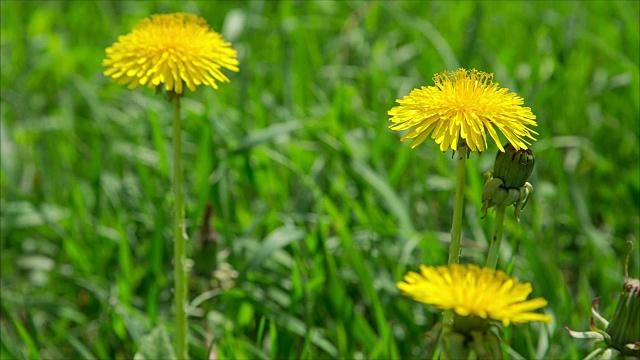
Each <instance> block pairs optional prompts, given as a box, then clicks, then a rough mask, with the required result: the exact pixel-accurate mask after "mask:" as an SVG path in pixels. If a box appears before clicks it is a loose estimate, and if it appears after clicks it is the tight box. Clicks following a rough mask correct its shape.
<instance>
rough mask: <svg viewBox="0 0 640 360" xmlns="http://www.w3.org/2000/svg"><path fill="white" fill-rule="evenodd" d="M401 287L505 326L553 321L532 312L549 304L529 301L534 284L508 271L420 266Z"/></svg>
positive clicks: (434, 302) (442, 305)
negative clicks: (517, 277)
mask: <svg viewBox="0 0 640 360" xmlns="http://www.w3.org/2000/svg"><path fill="white" fill-rule="evenodd" d="M397 286H398V288H399V289H400V290H401V291H402V292H403V293H404V294H405V295H407V296H409V297H411V298H412V299H414V300H416V301H419V302H422V303H425V304H429V305H433V306H435V307H437V308H440V309H443V310H448V309H452V310H454V311H455V312H456V313H457V314H458V315H460V316H477V317H480V318H482V319H488V320H497V321H501V322H502V324H503V325H504V326H508V325H509V324H511V323H526V322H529V321H542V322H550V321H551V318H550V317H549V316H548V315H544V314H538V313H534V312H531V311H532V310H535V309H538V308H542V307H544V306H546V305H547V301H546V300H545V299H543V298H541V297H539V298H535V299H532V300H526V298H527V296H528V295H529V294H530V293H531V291H532V288H531V284H530V283H520V282H518V281H517V280H516V279H514V278H512V277H509V276H508V275H507V274H506V273H505V272H504V271H501V270H497V271H496V270H493V269H489V268H479V267H478V266H475V265H467V266H465V265H459V264H454V265H450V266H438V267H432V266H425V265H421V266H420V273H419V274H418V273H415V272H412V271H410V272H408V273H407V274H406V275H405V277H404V281H400V282H398V284H397Z"/></svg>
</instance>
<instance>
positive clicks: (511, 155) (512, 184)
mask: <svg viewBox="0 0 640 360" xmlns="http://www.w3.org/2000/svg"><path fill="white" fill-rule="evenodd" d="M535 160H536V159H535V156H533V152H532V151H531V150H530V149H520V150H516V149H515V148H514V147H513V145H511V144H507V145H505V146H504V152H502V151H498V155H497V156H496V164H495V166H494V168H493V177H494V178H498V179H500V180H502V182H503V183H504V185H503V186H504V187H505V188H507V189H518V188H519V187H521V186H523V185H524V184H525V183H526V182H527V180H528V179H529V176H531V172H532V171H533V165H534V164H535Z"/></svg>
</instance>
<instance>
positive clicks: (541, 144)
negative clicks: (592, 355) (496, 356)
mask: <svg viewBox="0 0 640 360" xmlns="http://www.w3.org/2000/svg"><path fill="white" fill-rule="evenodd" d="M639 4H640V3H639V2H638V1H589V2H577V1H575V2H574V1H571V2H556V1H553V2H542V1H536V2H515V1H514V2H496V3H492V2H478V3H477V2H449V1H444V2H421V1H414V2H373V1H371V2H369V1H363V2H353V1H349V2H334V1H309V2H306V1H301V2H290V1H283V2H269V1H266V2H263V1H250V2H232V1H225V2H192V1H186V2H180V3H178V2H175V3H174V2H169V1H157V2H107V1H99V2H83V1H77V2H74V1H70V2H53V1H51V2H23V3H21V2H13V1H2V2H1V3H0V10H1V23H2V24H1V25H2V36H1V46H2V47H1V49H2V55H1V65H2V66H1V81H2V89H1V113H0V130H1V133H0V136H1V137H0V140H1V153H2V164H1V168H0V169H1V170H0V184H1V188H2V200H1V201H2V202H1V206H2V208H1V210H2V211H1V216H0V220H1V223H0V225H1V231H0V235H1V237H0V238H1V250H2V255H1V260H2V261H1V267H0V269H1V271H2V273H1V280H0V289H1V292H2V309H1V310H2V320H1V321H0V329H1V331H2V336H1V340H0V344H1V348H0V356H1V357H2V359H14V358H15V359H24V358H30V359H38V358H43V359H62V358H83V359H95V358H99V359H107V358H119V359H124V358H131V357H132V356H133V354H134V353H135V352H136V351H137V350H138V346H139V343H140V339H141V338H143V337H144V336H145V335H146V334H148V333H149V331H150V330H151V329H153V328H154V327H156V326H158V325H166V326H167V328H168V331H169V332H170V333H171V321H172V319H171V313H172V302H171V300H172V294H171V288H172V282H173V280H172V276H171V267H172V264H171V258H172V256H171V254H172V243H171V219H172V198H171V196H170V185H171V168H172V166H171V156H170V154H169V151H170V149H171V126H170V125H171V116H170V114H171V111H170V108H171V105H170V104H169V103H168V101H167V99H166V97H165V96H162V95H161V96H156V95H154V92H153V91H151V90H148V89H146V88H138V89H136V90H134V91H129V90H127V89H126V88H125V87H121V86H118V85H117V84H114V83H111V82H110V81H109V79H108V78H106V77H105V76H104V75H103V74H102V71H103V69H102V67H101V61H102V59H103V58H104V56H105V52H104V49H105V48H106V47H108V46H110V45H111V44H112V43H113V42H115V41H117V38H118V36H119V35H124V34H126V33H128V32H129V31H130V30H131V29H132V27H133V26H134V25H135V24H136V23H137V22H138V21H139V20H140V19H142V18H144V17H146V16H149V15H151V14H154V13H165V12H175V11H184V12H191V13H195V14H198V15H201V16H202V17H204V18H206V19H207V21H208V22H209V24H210V25H211V26H212V27H213V28H214V29H215V30H217V31H220V32H222V33H223V35H224V36H225V38H226V39H227V40H229V41H231V42H232V43H233V46H234V48H235V49H237V50H238V53H239V59H240V72H239V73H231V72H227V74H228V76H229V77H230V78H231V81H232V82H231V84H223V85H222V86H221V87H220V90H218V91H215V90H213V89H211V88H199V90H198V91H197V92H195V93H191V92H188V91H187V95H186V98H185V99H184V102H183V104H184V107H183V117H185V118H186V122H185V129H184V133H183V137H184V141H185V144H184V159H185V161H186V165H185V168H186V181H187V187H186V191H187V219H188V230H189V234H190V237H191V241H190V244H189V246H190V248H191V254H192V257H193V259H194V271H193V276H192V280H191V284H190V294H189V299H190V300H191V301H192V304H191V305H192V308H191V309H190V314H191V354H192V356H193V357H194V358H207V356H209V354H210V353H213V354H216V355H217V356H219V358H221V359H239V358H265V359H266V358H290V359H292V358H304V359H307V358H309V359H310V358H314V359H318V358H355V359H358V358H360V359H363V358H364V359H389V358H403V359H409V358H424V357H425V356H429V354H430V351H432V349H431V343H430V341H429V336H428V334H427V332H428V331H429V330H430V329H431V328H432V327H433V326H434V324H435V323H436V322H437V321H439V319H440V314H439V312H438V311H436V310H434V309H432V308H429V307H426V306H423V305H420V304H418V303H416V302H414V301H412V300H410V299H408V298H406V297H403V296H401V295H400V294H399V292H398V290H397V289H396V288H395V282H396V281H398V280H400V279H401V278H402V276H403V274H404V273H405V272H406V271H407V270H416V269H417V267H418V265H419V264H421V263H425V264H429V265H441V264H445V263H446V257H447V250H448V243H447V241H448V239H449V235H448V232H449V230H450V229H451V213H452V202H453V184H454V180H455V171H454V169H455V162H454V160H452V156H451V152H449V153H444V154H443V153H441V152H440V151H439V148H438V146H437V145H436V144H435V143H433V142H432V141H426V142H425V143H424V144H423V145H421V146H419V147H418V148H416V149H414V150H411V149H410V148H409V144H402V143H400V141H399V137H400V134H398V133H396V132H393V131H390V130H389V129H387V126H388V125H389V116H388V115H386V112H387V111H388V110H389V109H390V108H391V107H393V106H394V104H395V100H396V99H398V98H402V97H403V96H405V95H407V94H408V93H409V91H410V90H411V89H413V88H416V87H420V86H423V85H427V86H428V85H432V80H431V77H432V76H433V74H434V73H438V72H441V71H443V70H454V69H456V68H458V67H465V68H477V69H479V70H483V71H486V72H493V73H494V74H495V81H496V82H498V83H500V85H501V86H503V87H507V88H509V89H510V90H511V91H515V92H517V93H518V94H519V95H520V96H522V97H524V99H525V105H526V106H529V107H531V108H532V110H533V112H534V114H536V115H537V121H538V124H539V126H538V128H536V129H535V130H536V131H538V132H539V134H540V135H539V136H538V141H537V142H536V143H534V144H533V147H532V149H533V150H534V152H535V154H536V168H535V170H534V173H533V175H532V178H531V179H530V181H531V183H532V184H533V185H534V188H535V192H534V194H533V199H532V202H530V206H528V207H527V208H526V209H525V210H524V212H523V213H522V216H521V218H522V219H521V223H520V224H517V223H516V222H515V220H514V219H513V217H512V216H511V212H510V211H509V212H508V215H509V216H508V217H507V220H506V224H505V239H504V242H503V248H502V256H501V259H500V262H499V265H498V266H499V267H500V268H502V269H505V270H506V271H508V272H509V273H510V274H512V275H513V276H516V277H517V278H519V279H520V280H521V281H530V282H531V283H532V284H533V287H534V293H533V294H532V296H543V297H545V298H546V299H547V300H548V301H549V305H548V307H547V308H546V309H545V311H547V312H548V313H549V314H550V315H552V316H553V317H554V322H553V323H552V324H550V325H545V326H540V325H539V324H527V325H520V326H515V327H513V326H512V327H510V328H508V329H507V330H506V331H505V334H504V335H505V339H506V340H507V341H508V343H509V344H510V345H511V347H512V348H513V349H514V350H515V351H516V352H518V353H519V354H520V355H521V356H522V357H524V358H565V359H570V358H578V357H583V356H585V355H586V354H587V353H588V352H589V349H590V345H589V343H588V342H587V341H586V340H583V341H580V340H574V339H572V338H570V337H569V335H568V334H567V332H566V331H565V330H564V329H563V326H569V327H571V328H572V329H574V330H587V329H588V324H589V316H590V312H589V311H590V306H591V301H592V299H593V298H594V297H596V296H602V299H601V301H600V309H601V312H602V313H603V315H604V316H605V317H610V316H611V315H612V313H613V309H614V306H615V303H616V301H617V297H618V292H619V290H620V289H621V286H622V281H623V279H624V258H625V255H626V253H627V245H626V241H627V240H632V241H633V242H634V244H635V250H634V252H633V255H632V257H631V261H630V264H629V269H630V271H631V274H630V275H631V276H635V277H638V269H639V267H640V266H639V255H638V254H639V252H638V249H640V243H639V242H638V237H639V232H640V230H639V227H640V214H639V204H640V170H639V168H640V166H639V162H640V155H639V154H640V150H639V143H640V139H639V133H640V130H639V128H640V124H639V119H640V110H639V106H640V104H639V102H640V100H639V99H640V91H639V83H640V82H639V69H638V67H639V49H640V40H639V33H640V28H639V20H638V19H639V18H640V10H639V8H640V5H639ZM490 149H491V150H490V151H488V153H486V154H483V155H482V156H480V157H478V155H477V154H472V155H471V160H470V161H468V162H467V185H468V186H467V189H466V199H465V214H464V216H465V217H464V221H463V226H464V227H463V246H464V249H463V253H462V261H463V262H465V263H477V264H484V259H485V256H486V255H485V254H486V250H487V238H488V237H489V236H490V234H491V232H492V230H493V212H491V213H490V215H489V216H488V217H487V218H486V219H484V220H481V219H480V215H481V214H480V212H479V208H480V206H481V203H480V196H481V189H482V174H483V173H484V172H485V171H486V170H489V169H490V168H491V167H492V165H493V159H494V156H495V151H497V148H496V147H495V146H494V145H491V144H490ZM208 209H209V210H210V211H208ZM203 224H206V225H203ZM512 356H515V355H513V354H512ZM516 357H517V356H516Z"/></svg>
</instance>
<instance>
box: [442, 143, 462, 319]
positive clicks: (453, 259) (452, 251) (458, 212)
mask: <svg viewBox="0 0 640 360" xmlns="http://www.w3.org/2000/svg"><path fill="white" fill-rule="evenodd" d="M457 152H458V171H457V177H456V197H455V200H454V204H453V223H452V225H451V243H450V245H449V261H448V264H449V265H453V264H458V263H460V237H461V235H462V210H463V208H464V176H465V169H466V168H465V160H466V159H467V147H466V146H464V145H462V146H458V149H457ZM443 323H444V326H451V325H453V311H452V310H445V312H444V319H443Z"/></svg>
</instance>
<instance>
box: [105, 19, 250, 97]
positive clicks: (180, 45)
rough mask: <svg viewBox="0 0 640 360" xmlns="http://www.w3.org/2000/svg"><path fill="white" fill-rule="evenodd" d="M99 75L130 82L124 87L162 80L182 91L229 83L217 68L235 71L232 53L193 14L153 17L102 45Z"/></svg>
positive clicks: (170, 87)
mask: <svg viewBox="0 0 640 360" xmlns="http://www.w3.org/2000/svg"><path fill="white" fill-rule="evenodd" d="M106 53H107V58H106V59H105V60H103V62H102V66H105V67H107V70H105V72H104V74H105V75H106V76H110V77H111V78H113V79H114V80H116V81H118V84H120V85H124V84H129V86H128V87H129V89H133V88H135V87H136V86H138V85H143V86H144V85H146V86H148V87H149V88H151V89H154V88H156V87H157V86H158V85H160V84H165V89H166V90H167V91H173V92H175V93H177V94H182V93H183V84H186V85H187V87H188V88H189V89H190V90H191V91H195V90H196V86H198V85H202V84H204V85H208V86H211V87H213V88H214V89H217V88H218V85H217V84H216V81H219V82H229V78H227V77H226V76H225V75H224V74H223V73H222V71H221V69H222V68H225V69H229V70H232V71H238V64H239V62H238V60H237V59H236V51H235V50H234V49H233V48H232V47H231V44H230V43H228V42H226V41H225V40H224V39H223V38H222V35H220V34H218V33H217V32H215V31H213V30H211V28H210V27H209V25H207V22H206V21H205V20H204V19H202V18H200V17H198V16H196V15H192V14H185V13H174V14H161V15H153V16H151V18H145V19H143V20H142V21H140V22H139V23H138V25H136V26H135V27H134V28H133V30H132V31H131V33H129V34H127V35H124V36H120V37H118V42H116V43H115V44H113V45H112V46H111V47H109V48H107V49H106Z"/></svg>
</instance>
